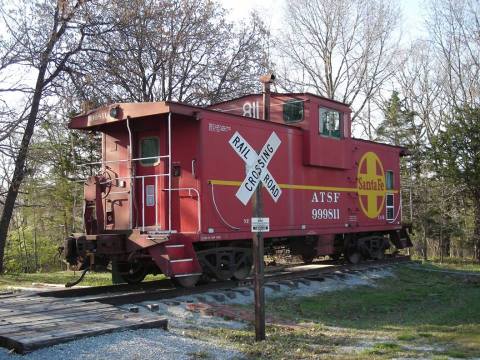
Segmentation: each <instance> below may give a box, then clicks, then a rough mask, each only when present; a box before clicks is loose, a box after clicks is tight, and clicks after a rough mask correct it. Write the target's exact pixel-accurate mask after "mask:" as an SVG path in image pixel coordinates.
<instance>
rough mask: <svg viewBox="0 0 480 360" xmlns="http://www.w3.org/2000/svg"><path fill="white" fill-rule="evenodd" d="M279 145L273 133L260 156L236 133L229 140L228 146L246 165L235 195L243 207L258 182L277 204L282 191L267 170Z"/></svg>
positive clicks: (279, 141) (277, 138)
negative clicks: (244, 174)
mask: <svg viewBox="0 0 480 360" xmlns="http://www.w3.org/2000/svg"><path fill="white" fill-rule="evenodd" d="M280 143H281V140H280V138H279V137H278V136H277V134H275V133H274V132H273V133H272V135H270V137H269V138H268V140H267V142H266V143H265V145H263V148H262V150H260V154H257V153H256V152H255V150H253V148H252V147H251V146H250V145H249V144H248V143H247V141H246V140H245V139H244V138H243V137H242V136H241V135H240V134H239V133H238V132H235V134H233V136H232V138H231V139H230V141H229V144H230V145H231V146H232V148H233V149H234V150H235V152H236V153H237V154H238V156H240V157H241V158H242V159H243V161H245V163H246V164H247V176H245V180H243V183H242V185H241V186H240V188H239V189H238V191H237V194H236V196H237V198H238V199H239V200H240V201H241V202H242V203H243V205H247V203H248V201H249V200H250V198H251V197H252V195H253V193H254V192H255V189H256V188H257V186H258V185H259V184H260V182H262V183H263V184H264V185H265V188H266V189H267V190H268V193H269V194H270V196H271V197H272V199H273V201H275V202H277V201H278V199H279V198H280V195H281V194H282V190H281V189H280V187H279V186H278V184H277V182H276V181H275V179H274V178H273V176H272V174H270V172H269V171H268V169H267V166H268V164H269V163H270V160H272V157H273V155H274V154H275V152H276V151H277V149H278V147H279V146H280Z"/></svg>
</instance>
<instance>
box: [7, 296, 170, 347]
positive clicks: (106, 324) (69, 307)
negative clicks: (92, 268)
mask: <svg viewBox="0 0 480 360" xmlns="http://www.w3.org/2000/svg"><path fill="white" fill-rule="evenodd" d="M140 328H161V329H165V330H166V329H167V320H166V319H165V318H163V317H161V316H160V315H158V314H156V313H142V314H137V313H130V312H128V311H125V310H122V309H119V308H117V307H115V306H112V305H108V304H102V303H99V302H88V303H87V302H81V301H74V300H72V299H56V298H49V297H39V296H35V295H16V294H8V295H0V346H2V347H5V348H7V349H13V350H15V351H16V352H17V353H20V354H25V353H27V352H30V351H32V350H36V349H40V348H42V347H46V346H51V345H55V344H59V343H63V342H67V341H71V340H75V339H79V338H82V337H87V336H93V335H98V334H105V333H109V332H114V331H122V330H130V329H140Z"/></svg>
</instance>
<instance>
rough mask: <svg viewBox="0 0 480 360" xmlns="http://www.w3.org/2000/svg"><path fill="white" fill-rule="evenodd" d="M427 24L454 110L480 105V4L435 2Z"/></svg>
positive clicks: (473, 1)
mask: <svg viewBox="0 0 480 360" xmlns="http://www.w3.org/2000/svg"><path fill="white" fill-rule="evenodd" d="M429 5H430V6H429V16H428V19H427V25H428V28H429V29H430V33H431V40H432V43H433V45H434V48H435V49H436V50H437V51H436V52H435V54H436V55H437V59H438V64H439V65H440V67H439V68H438V69H437V71H438V70H440V71H439V72H440V73H443V74H445V75H446V76H445V82H444V91H445V93H446V94H447V96H448V98H449V99H448V100H449V104H450V106H451V107H457V108H458V107H461V106H464V105H469V106H475V105H477V106H478V105H479V104H480V38H479V34H480V3H479V2H478V1H476V0H431V1H430V4H429Z"/></svg>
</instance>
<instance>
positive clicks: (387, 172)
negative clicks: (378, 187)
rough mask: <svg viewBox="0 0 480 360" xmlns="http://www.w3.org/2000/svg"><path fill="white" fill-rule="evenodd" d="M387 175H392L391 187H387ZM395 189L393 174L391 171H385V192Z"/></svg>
mask: <svg viewBox="0 0 480 360" xmlns="http://www.w3.org/2000/svg"><path fill="white" fill-rule="evenodd" d="M387 174H392V187H391V188H389V187H388V180H387ZM394 189H395V172H394V171H393V170H385V190H387V191H388V190H394Z"/></svg>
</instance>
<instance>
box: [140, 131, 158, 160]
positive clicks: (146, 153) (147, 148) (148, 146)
mask: <svg viewBox="0 0 480 360" xmlns="http://www.w3.org/2000/svg"><path fill="white" fill-rule="evenodd" d="M159 155H160V146H159V140H158V138H157V137H147V138H143V139H142V140H141V141H140V158H141V159H142V160H140V164H142V165H145V166H150V165H154V164H155V163H157V162H158V158H155V157H156V156H159Z"/></svg>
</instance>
